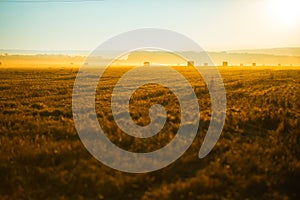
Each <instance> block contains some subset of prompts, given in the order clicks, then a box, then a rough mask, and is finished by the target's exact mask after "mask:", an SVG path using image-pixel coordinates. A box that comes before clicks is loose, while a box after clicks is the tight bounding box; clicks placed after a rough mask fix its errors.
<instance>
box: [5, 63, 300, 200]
mask: <svg viewBox="0 0 300 200" xmlns="http://www.w3.org/2000/svg"><path fill="white" fill-rule="evenodd" d="M7 59H8V58H7ZM11 59H12V60H10V61H9V60H5V61H3V63H9V64H8V65H7V66H5V64H3V63H2V66H0V67H1V68H0V77H1V78H0V96H1V98H0V133H1V134H0V199H144V200H146V199H299V197H300V192H299V191H300V185H299V180H300V135H299V134H300V131H299V130H300V124H299V116H300V101H299V98H300V87H299V86H300V67H290V66H289V67H284V66H282V67H256V68H252V67H226V68H225V67H220V68H219V70H220V73H221V75H222V77H223V81H224V85H225V89H226V94H227V112H226V122H225V126H224V128H223V132H222V134H221V137H220V139H219V141H218V143H217V144H216V146H215V147H214V149H213V151H212V152H210V154H209V155H208V156H206V157H205V158H203V159H199V158H198V151H199V148H200V146H201V144H202V140H203V137H204V135H205V133H206V130H207V128H208V126H209V121H210V114H211V110H210V99H209V93H208V91H207V88H206V86H205V84H204V82H203V81H202V79H201V77H200V76H199V75H198V74H197V72H196V71H195V69H186V68H184V67H174V68H175V69H176V70H178V71H179V72H180V73H181V74H182V75H184V76H185V78H186V79H187V80H188V81H189V82H190V84H191V85H192V86H193V89H194V91H195V93H196V95H197V97H198V102H199V106H200V108H201V109H200V127H199V129H198V134H197V136H196V138H195V140H194V143H193V144H192V145H191V147H190V148H189V149H188V151H186V152H185V153H184V155H183V156H182V157H181V158H179V159H178V160H177V161H176V162H174V163H172V164H171V165H169V166H168V167H166V168H163V169H161V170H158V171H155V172H150V173H144V174H129V173H123V172H119V171H116V170H114V169H111V168H109V167H107V166H105V165H103V164H101V163H100V162H99V161H97V160H96V159H95V158H94V157H93V156H92V155H90V154H89V153H88V152H87V150H86V149H85V147H84V146H83V144H82V143H81V141H80V139H79V136H78V135H77V133H76V130H75V127H74V122H73V119H72V109H71V108H72V89H73V84H74V80H75V78H76V74H77V72H78V63H80V62H81V61H82V60H81V58H78V60H77V61H74V59H70V60H63V59H62V61H61V62H60V63H59V64H57V63H54V64H49V63H47V61H45V63H44V64H43V66H41V67H38V66H40V65H39V64H38V63H40V61H39V62H38V61H37V64H32V63H30V62H28V63H25V64H24V63H23V62H22V63H23V65H19V63H18V61H16V59H15V58H11ZM77 62H78V63H77ZM54 66H55V67H54ZM129 69H131V67H112V68H108V69H107V70H106V72H105V73H104V75H103V77H102V78H101V80H100V84H99V87H100V88H99V90H98V91H102V92H101V93H99V95H97V97H96V103H97V106H98V107H97V108H102V111H101V112H98V121H99V123H100V124H101V126H102V127H103V129H104V130H105V132H106V134H107V136H108V137H109V138H110V140H111V141H113V142H114V143H115V144H117V145H119V146H120V147H122V148H124V149H126V150H130V151H134V152H148V151H153V150H155V149H159V148H160V147H162V146H164V145H166V144H167V143H168V142H169V141H170V140H172V138H173V137H174V134H175V133H176V130H177V129H178V126H179V123H180V116H179V114H178V109H179V105H178V101H177V100H176V96H174V94H172V93H170V92H169V91H168V90H167V89H166V88H164V87H161V86H159V85H155V84H154V85H146V86H143V87H141V88H139V90H138V91H136V92H135V93H134V95H133V96H132V98H131V99H132V104H131V105H130V112H131V116H132V118H133V120H134V121H135V122H136V123H137V124H139V125H147V123H149V118H148V117H147V116H148V113H147V112H148V111H147V109H145V107H146V108H147V107H149V106H150V105H152V104H153V103H160V104H162V105H163V106H164V107H165V109H166V110H167V113H168V117H167V123H166V125H165V127H164V129H163V130H162V131H161V132H160V133H159V134H157V135H156V136H154V137H151V138H149V139H139V138H134V137H131V136H128V135H126V134H124V133H123V132H122V131H121V130H119V129H118V127H117V125H116V124H115V122H114V120H113V117H112V115H111V110H110V98H111V95H110V94H111V92H112V89H113V87H114V85H115V84H116V82H117V81H118V79H119V78H120V77H121V75H122V74H124V73H125V72H126V71H128V70H129ZM166 96H167V97H168V98H166ZM148 97H149V98H148ZM133 105H134V106H133ZM98 110H99V109H98ZM98 110H97V111H98Z"/></svg>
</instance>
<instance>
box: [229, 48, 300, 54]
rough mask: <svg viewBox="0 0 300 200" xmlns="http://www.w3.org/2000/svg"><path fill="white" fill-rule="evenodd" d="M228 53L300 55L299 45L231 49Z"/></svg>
mask: <svg viewBox="0 0 300 200" xmlns="http://www.w3.org/2000/svg"><path fill="white" fill-rule="evenodd" d="M226 52H227V53H249V54H268V55H281V56H300V48H299V47H286V48H271V49H248V50H230V51H226Z"/></svg>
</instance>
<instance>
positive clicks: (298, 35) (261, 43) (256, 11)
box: [0, 0, 300, 51]
mask: <svg viewBox="0 0 300 200" xmlns="http://www.w3.org/2000/svg"><path fill="white" fill-rule="evenodd" d="M49 1H50V0H48V2H45V3H41V2H40V3H34V2H27V3H20V2H19V1H17V2H7V1H0V30H1V31H0V49H22V50H27V49H28V50H29V49H30V50H50V51H51V50H93V49H94V48H96V47H97V46H98V45H99V44H101V42H103V41H105V40H106V39H108V38H110V37H112V36H114V35H116V34H119V33H122V32H124V31H129V30H132V29H137V28H144V27H154V28H165V29H170V30H173V31H177V32H180V33H182V34H185V35H186V36H188V37H190V38H191V39H193V40H195V41H196V42H197V43H198V44H199V45H200V46H202V47H203V48H204V49H206V50H227V49H252V48H272V47H291V46H300V25H299V20H298V18H299V15H292V16H290V18H284V17H282V16H280V15H279V14H278V13H282V12H284V13H287V14H288V13H290V12H291V10H289V9H292V8H294V7H295V6H296V5H291V6H290V7H288V8H286V9H285V10H280V11H279V12H278V11H276V9H277V8H276V7H274V6H273V5H275V4H273V2H272V1H280V0H251V1H245V0H186V1H184V0H173V1H171V0H165V1H162V0H161V1H159V0H144V1H141V0H104V1H99V2H96V1H82V2H72V3H71V2H49ZM281 1H283V0H281ZM290 1H293V0H290ZM283 2H284V1H283ZM286 2H287V1H286ZM299 7H300V6H299ZM280 9H281V8H280ZM281 11H282V12H281ZM276 12H278V13H276ZM293 12H295V10H293ZM299 13H300V12H299ZM285 16H286V15H285ZM283 18H284V19H283ZM291 18H297V19H294V20H292V19H291Z"/></svg>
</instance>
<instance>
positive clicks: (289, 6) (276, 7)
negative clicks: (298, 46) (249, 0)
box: [268, 0, 300, 26]
mask: <svg viewBox="0 0 300 200" xmlns="http://www.w3.org/2000/svg"><path fill="white" fill-rule="evenodd" d="M268 7H269V9H270V12H271V14H272V15H273V16H274V17H276V18H277V19H278V20H279V21H280V22H281V23H284V24H286V25H289V26H297V25H299V23H300V20H299V19H300V1H299V0H269V1H268Z"/></svg>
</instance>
